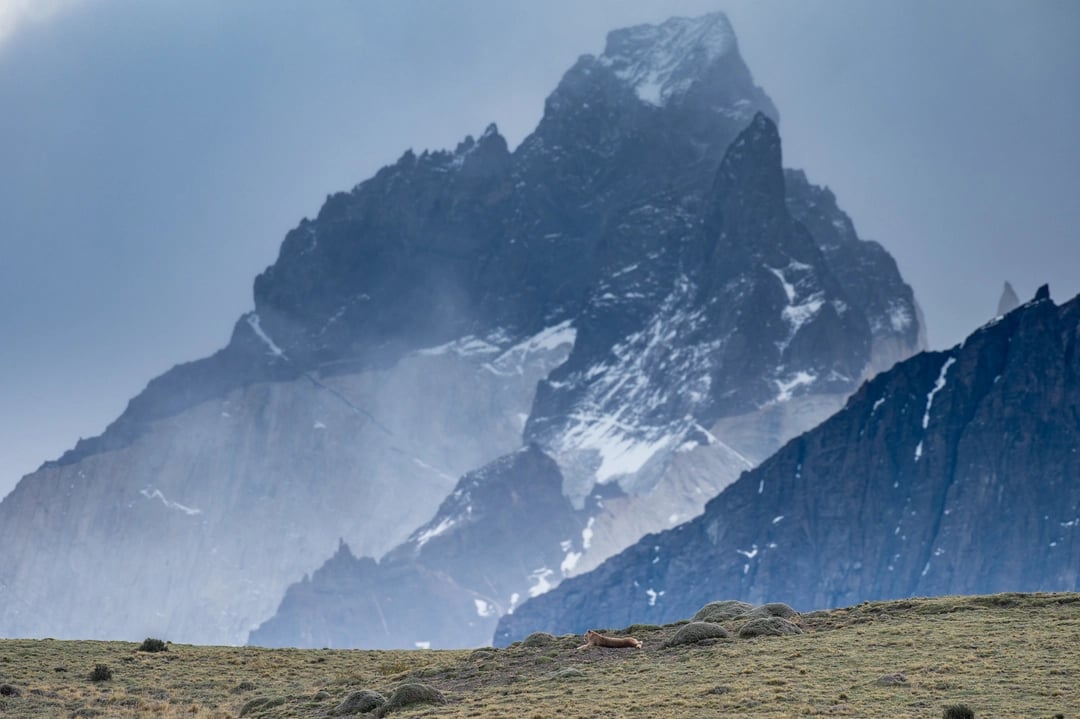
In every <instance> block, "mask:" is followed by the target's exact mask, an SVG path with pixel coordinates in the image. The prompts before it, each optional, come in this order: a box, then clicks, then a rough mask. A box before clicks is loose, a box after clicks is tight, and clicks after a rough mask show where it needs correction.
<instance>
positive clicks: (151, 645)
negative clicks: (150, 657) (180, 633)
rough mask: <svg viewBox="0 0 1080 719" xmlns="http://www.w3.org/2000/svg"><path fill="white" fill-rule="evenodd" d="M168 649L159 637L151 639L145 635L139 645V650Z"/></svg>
mask: <svg viewBox="0 0 1080 719" xmlns="http://www.w3.org/2000/svg"><path fill="white" fill-rule="evenodd" d="M166 650H168V647H167V646H166V645H165V642H164V641H163V640H161V639H152V638H151V637H147V638H146V639H143V643H142V644H140V645H139V651H140V652H164V651H166Z"/></svg>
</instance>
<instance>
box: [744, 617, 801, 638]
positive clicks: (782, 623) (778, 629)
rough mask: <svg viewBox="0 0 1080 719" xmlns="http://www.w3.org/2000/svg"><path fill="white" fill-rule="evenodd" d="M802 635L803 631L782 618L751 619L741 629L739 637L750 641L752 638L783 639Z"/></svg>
mask: <svg viewBox="0 0 1080 719" xmlns="http://www.w3.org/2000/svg"><path fill="white" fill-rule="evenodd" d="M802 633H803V631H802V629H800V628H799V627H798V626H796V625H794V624H792V623H791V622H789V621H788V620H786V619H782V618H780V617H760V618H758V619H751V620H750V621H748V622H747V623H746V624H744V625H742V627H740V628H739V636H740V637H742V638H743V639H749V638H750V637H782V636H786V635H789V634H802Z"/></svg>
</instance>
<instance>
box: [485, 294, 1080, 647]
mask: <svg viewBox="0 0 1080 719" xmlns="http://www.w3.org/2000/svg"><path fill="white" fill-rule="evenodd" d="M1078 350H1080V298H1076V299H1073V300H1072V301H1070V302H1068V303H1066V304H1064V305H1062V306H1060V307H1058V306H1056V305H1055V304H1054V303H1053V302H1052V301H1051V300H1050V299H1049V294H1048V292H1047V290H1046V288H1045V287H1044V288H1042V289H1041V290H1040V291H1039V293H1038V295H1037V296H1036V298H1035V299H1034V300H1033V301H1032V302H1029V303H1027V304H1025V305H1023V306H1022V307H1020V308H1019V309H1017V310H1016V311H1014V312H1012V313H1010V314H1008V315H1007V316H1005V317H1003V318H999V319H998V320H995V321H994V322H992V323H991V324H989V325H987V326H985V327H983V328H981V329H980V330H978V331H977V332H975V333H974V334H973V335H971V336H970V337H969V338H968V339H967V340H966V341H965V342H964V343H963V344H961V345H958V346H956V347H954V348H952V349H951V350H949V351H947V352H926V353H922V354H919V355H917V356H915V357H912V358H911V359H909V360H907V361H905V362H903V363H901V364H898V365H897V366H896V367H894V368H893V369H892V370H891V371H889V372H887V373H883V374H881V375H878V376H877V377H876V378H874V379H873V380H871V381H869V382H868V383H866V384H865V385H864V386H863V387H862V388H861V389H860V390H859V391H858V392H857V393H856V394H855V395H854V396H852V398H851V399H850V400H849V401H848V403H847V406H846V407H845V408H844V409H843V411H841V412H839V413H838V414H836V415H835V416H834V417H832V418H830V419H829V420H828V421H826V422H825V423H823V424H822V425H821V426H819V427H817V428H816V429H814V430H812V431H810V432H807V433H806V434H804V435H802V436H801V437H799V438H797V439H795V440H792V441H791V442H790V443H788V444H787V445H786V446H785V447H784V448H783V449H782V450H780V451H779V452H778V453H777V454H776V455H774V456H773V457H771V458H770V459H769V460H767V461H766V462H764V463H763V464H762V465H761V466H759V467H758V468H756V469H755V470H753V471H751V472H748V473H747V474H745V475H743V476H742V477H741V478H740V479H739V480H738V481H737V482H736V483H735V484H733V485H731V486H730V487H728V489H727V490H725V491H724V492H723V493H721V494H720V495H719V496H718V497H717V498H716V499H714V500H712V501H710V502H709V504H708V505H707V507H706V510H705V512H704V514H703V515H702V516H700V517H698V518H697V519H695V520H693V521H691V522H688V523H686V524H683V525H681V526H679V527H677V528H675V529H672V530H670V531H666V532H663V533H660V534H654V535H650V536H647V537H644V538H643V539H642V540H641V541H639V542H638V543H636V544H635V545H634V546H632V547H630V548H629V549H627V550H626V551H625V552H623V553H622V554H620V555H618V556H615V557H612V558H611V559H609V560H608V561H607V562H605V563H604V564H603V565H601V566H600V567H599V568H598V569H596V570H595V571H594V572H592V573H590V574H587V575H583V576H580V577H576V578H573V579H570V580H567V581H566V582H563V584H562V585H560V586H559V587H558V588H557V589H555V590H554V591H552V592H549V593H547V594H545V595H543V596H541V597H538V598H536V599H533V600H530V601H529V602H527V603H525V604H524V605H522V606H521V607H519V608H517V609H516V610H515V612H514V613H513V614H512V615H508V616H506V617H504V618H503V620H502V622H501V623H500V625H499V629H498V633H497V635H496V640H497V642H498V643H503V644H505V643H506V642H509V641H512V640H514V639H519V638H521V637H523V636H525V635H526V634H528V633H530V632H533V631H538V630H544V631H552V632H556V633H561V632H569V631H582V630H584V629H585V628H588V627H592V626H607V627H610V626H625V625H627V624H630V623H633V622H653V623H657V622H666V621H673V620H676V619H678V618H682V617H686V616H688V615H689V613H691V612H693V611H694V610H695V609H696V608H697V607H700V606H701V605H702V604H704V603H705V602H707V601H710V600H714V599H718V598H724V599H727V598H732V599H742V600H746V601H750V602H762V601H766V600H771V601H785V602H788V603H790V604H792V605H793V606H795V607H796V608H798V609H801V610H804V611H805V610H809V609H815V608H823V607H830V606H837V605H840V604H854V603H857V602H861V601H865V600H870V599H876V598H888V597H906V596H913V595H941V594H970V593H989V592H1001V591H1033V590H1047V591H1058V590H1061V591H1076V590H1077V589H1080V569H1078V568H1080V482H1078V481H1077V478H1078V477H1080V454H1078V452H1080V351H1078Z"/></svg>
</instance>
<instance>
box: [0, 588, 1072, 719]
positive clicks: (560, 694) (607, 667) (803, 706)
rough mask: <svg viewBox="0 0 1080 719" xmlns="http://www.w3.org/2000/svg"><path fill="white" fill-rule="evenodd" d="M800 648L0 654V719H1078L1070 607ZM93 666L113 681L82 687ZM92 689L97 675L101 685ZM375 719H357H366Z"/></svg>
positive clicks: (922, 609)
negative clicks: (965, 716) (384, 718)
mask: <svg viewBox="0 0 1080 719" xmlns="http://www.w3.org/2000/svg"><path fill="white" fill-rule="evenodd" d="M794 621H795V623H796V624H798V625H799V626H800V627H801V628H802V629H803V632H804V633H803V634H798V635H793V636H775V637H772V636H771V637H757V638H752V639H742V638H738V635H737V631H738V629H739V628H740V625H742V624H744V622H745V620H729V621H726V622H723V623H722V624H723V626H725V627H726V628H727V629H728V630H729V631H731V632H732V636H731V637H730V638H720V639H711V640H706V641H705V642H703V643H700V644H689V645H680V646H673V647H665V646H664V643H665V642H666V641H667V640H669V639H670V638H671V637H672V636H673V635H674V634H675V633H676V632H677V631H678V630H679V629H680V628H681V627H680V625H670V626H666V627H648V626H635V627H632V628H630V633H632V634H633V635H634V636H636V637H637V638H639V639H641V640H642V641H643V642H644V649H643V650H635V649H600V648H590V649H588V650H584V651H577V650H576V647H577V646H578V645H580V644H581V643H582V641H583V640H582V638H581V637H580V636H566V637H560V638H549V637H546V636H535V637H532V638H530V639H529V640H527V641H526V642H525V643H522V644H516V645H513V646H511V647H508V648H506V649H500V650H495V649H480V650H476V651H468V650H466V651H429V650H418V651H355V650H353V651H350V650H325V649H324V650H303V651H300V650H288V649H257V648H250V647H202V646H187V645H176V644H170V645H168V646H167V649H166V650H165V651H161V652H156V653H152V652H146V651H140V650H139V645H138V644H130V643H122V642H71V641H55V640H48V639H47V640H0V715H3V716H17V717H95V716H100V717H150V716H154V717H160V716H164V717H192V718H195V719H198V718H210V717H214V718H221V719H224V718H225V717H239V716H245V717H325V716H330V715H332V714H333V712H334V711H335V709H336V708H337V707H338V706H339V705H340V704H341V703H342V702H343V700H345V699H346V698H347V697H348V696H349V695H350V694H353V693H355V692H357V691H358V690H363V689H368V690H374V691H377V692H381V693H382V694H384V695H386V696H388V697H389V696H390V695H391V694H392V693H393V691H394V689H395V688H397V687H399V686H400V685H402V684H407V683H422V684H425V685H428V686H430V687H433V688H435V689H437V690H438V691H439V692H441V694H442V695H443V697H444V698H445V703H443V704H432V703H427V704H420V705H413V706H407V707H405V708H402V709H399V710H396V711H394V712H393V713H392V714H391V716H395V717H399V716H400V717H416V716H433V717H507V718H508V719H509V718H511V717H537V718H539V717H554V716H559V717H635V716H638V717H648V718H649V719H654V718H655V717H688V716H693V717H727V716H731V717H735V716H755V717H791V716H852V717H866V716H876V717H940V716H942V714H943V711H944V708H945V707H946V706H947V705H954V704H964V705H967V706H968V707H970V708H971V709H972V710H974V715H975V716H976V717H1046V718H1047V719H1050V718H1051V717H1054V716H1055V715H1057V714H1063V715H1065V716H1068V717H1072V716H1074V715H1075V712H1076V711H1077V709H1076V708H1077V707H1080V594H1023V595H1022V594H1003V595H994V596H989V597H945V598H935V599H916V600H907V601H893V602H871V603H864V604H861V605H859V606H856V607H851V608H848V609H837V610H832V611H827V612H815V613H813V614H805V615H802V616H801V617H798V618H796V619H795V620H794ZM99 664H103V665H105V666H106V667H108V669H109V670H110V671H111V674H112V677H111V679H105V680H100V681H92V680H91V679H90V675H91V673H92V672H93V671H94V669H95V667H96V666H97V665H99ZM103 673H104V672H103ZM369 716H370V715H369Z"/></svg>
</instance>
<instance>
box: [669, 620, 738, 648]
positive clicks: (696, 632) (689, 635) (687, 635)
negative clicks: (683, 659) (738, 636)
mask: <svg viewBox="0 0 1080 719" xmlns="http://www.w3.org/2000/svg"><path fill="white" fill-rule="evenodd" d="M729 636H731V635H730V634H728V630H726V629H724V628H723V627H722V626H720V625H719V624H714V623H712V622H690V623H689V624H687V625H685V626H682V627H680V628H679V630H678V631H677V632H675V634H673V635H672V636H671V639H668V640H667V641H666V642H665V643H664V646H665V647H677V646H679V645H681V644H697V643H698V642H700V641H704V640H706V639H727V638H728V637H729Z"/></svg>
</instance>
